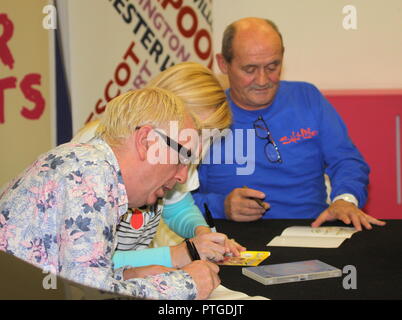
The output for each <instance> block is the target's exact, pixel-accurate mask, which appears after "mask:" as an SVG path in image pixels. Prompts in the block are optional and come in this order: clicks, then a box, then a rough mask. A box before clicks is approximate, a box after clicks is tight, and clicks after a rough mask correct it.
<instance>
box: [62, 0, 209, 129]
mask: <svg viewBox="0 0 402 320" xmlns="http://www.w3.org/2000/svg"><path fill="white" fill-rule="evenodd" d="M57 4H58V11H59V14H60V17H61V34H62V43H63V54H64V61H65V63H66V72H67V79H68V86H69V90H70V94H71V105H72V119H73V133H75V132H77V130H78V129H80V128H81V127H82V126H83V125H84V124H85V123H86V122H88V121H89V120H93V119H96V118H97V117H99V116H100V115H101V114H102V113H103V112H104V110H105V106H106V103H107V102H108V101H110V100H111V99H112V98H114V97H116V96H117V95H119V94H121V93H123V92H126V91H127V90H131V89H138V88H141V87H143V86H144V85H145V84H146V83H147V82H148V81H149V80H150V79H151V78H153V77H154V76H155V75H157V74H158V73H159V72H161V71H163V70H165V69H166V68H168V67H170V66H172V65H174V64H177V63H180V62H183V61H196V62H199V63H201V64H203V65H206V66H209V67H211V66H212V63H213V49H212V35H211V32H212V13H211V7H212V4H211V0H86V1H78V0H71V1H59V2H57Z"/></svg>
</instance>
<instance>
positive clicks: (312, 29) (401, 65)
mask: <svg viewBox="0 0 402 320" xmlns="http://www.w3.org/2000/svg"><path fill="white" fill-rule="evenodd" d="M347 5H352V6H353V7H354V8H355V9H356V17H357V26H356V27H357V28H356V29H349V30H346V29H345V28H344V27H343V22H344V19H345V18H346V19H347V18H348V15H347V14H344V13H343V12H342V11H343V8H344V7H345V6H347ZM247 16H255V17H262V18H268V19H271V20H273V21H274V22H275V23H276V24H277V25H278V27H279V29H280V31H281V33H282V35H283V37H284V42H285V47H286V50H285V68H284V70H283V78H284V79H288V80H303V81H309V82H312V83H314V84H315V85H317V86H318V87H319V88H320V89H385V88H386V89H389V88H393V89H395V88H402V1H401V0H387V1H379V0H298V1H295V0H281V1H277V0H215V1H214V2H213V18H214V47H215V51H216V52H218V51H220V41H221V39H222V33H223V30H224V28H225V27H226V25H228V24H229V23H231V22H232V21H234V20H237V19H239V18H242V17H247ZM215 68H216V65H215ZM215 70H217V69H215Z"/></svg>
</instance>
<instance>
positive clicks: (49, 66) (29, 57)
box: [0, 0, 54, 188]
mask: <svg viewBox="0 0 402 320" xmlns="http://www.w3.org/2000/svg"><path fill="white" fill-rule="evenodd" d="M48 3H49V1H44V0H36V1H24V2H23V3H22V2H21V1H15V0H1V4H0V149H1V157H0V188H1V186H2V185H3V184H5V183H6V182H8V181H9V180H11V179H12V178H13V177H15V176H16V175H17V174H18V173H20V172H21V171H22V170H23V169H24V168H25V167H26V166H28V165H29V164H30V163H31V162H33V161H34V160H35V159H36V157H37V156H38V155H39V154H40V153H42V152H44V151H47V150H48V149H50V148H51V147H52V145H53V141H54V139H53V134H54V130H53V127H52V125H53V120H52V117H53V110H54V103H53V98H54V92H53V83H54V81H53V33H52V32H53V29H52V28H51V27H49V25H48V24H47V19H48V18H49V17H48V14H50V15H52V14H53V12H50V11H52V10H53V8H54V7H53V6H51V5H50V6H48ZM49 10H50V11H49Z"/></svg>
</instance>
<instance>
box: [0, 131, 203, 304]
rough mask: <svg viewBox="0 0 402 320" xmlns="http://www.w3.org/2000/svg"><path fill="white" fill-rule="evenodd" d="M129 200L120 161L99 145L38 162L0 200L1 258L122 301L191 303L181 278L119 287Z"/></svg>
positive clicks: (192, 292) (61, 150)
mask: <svg viewBox="0 0 402 320" xmlns="http://www.w3.org/2000/svg"><path fill="white" fill-rule="evenodd" d="M127 208H128V200H127V194H126V189H125V187H124V184H123V180H122V176H121V173H120V168H119V165H118V163H117V159H116V158H115V156H114V153H113V151H112V150H111V148H110V147H109V146H108V145H107V144H106V143H105V142H104V141H103V140H101V139H94V140H92V141H91V142H90V143H88V144H75V143H68V144H64V145H61V146H58V147H57V148H55V149H53V150H51V151H49V152H48V153H45V154H43V155H42V156H40V157H39V158H38V160H37V161H35V162H34V163H33V164H32V165H31V166H30V167H29V168H27V169H26V170H25V171H24V172H23V173H22V174H21V175H20V176H19V177H17V178H16V179H15V180H14V181H13V182H12V183H10V185H9V186H8V187H7V188H6V190H5V191H4V192H3V194H1V195H0V250H2V251H5V252H7V253H9V254H12V255H15V256H17V257H19V258H21V259H23V260H25V261H27V262H29V263H31V264H34V265H35V266H37V267H40V268H42V269H44V270H46V271H47V272H49V271H50V272H53V273H56V274H58V275H60V276H61V277H64V278H66V279H69V280H72V281H75V282H78V283H81V284H84V285H87V286H91V287H95V288H99V289H102V290H105V291H112V292H115V293H119V294H124V295H133V296H135V297H140V298H150V299H194V298H195V297H196V293H197V291H196V287H195V283H194V281H193V279H192V278H191V277H190V276H189V274H187V273H186V272H184V271H182V270H177V271H173V272H168V273H164V274H159V275H156V276H149V277H146V278H137V279H130V280H123V271H124V270H126V269H127V268H128V267H123V268H119V269H116V270H113V265H112V256H113V253H114V251H115V248H116V245H117V236H116V227H117V225H118V223H119V221H120V218H121V216H122V215H123V214H124V213H126V211H127Z"/></svg>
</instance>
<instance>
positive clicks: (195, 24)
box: [177, 7, 198, 38]
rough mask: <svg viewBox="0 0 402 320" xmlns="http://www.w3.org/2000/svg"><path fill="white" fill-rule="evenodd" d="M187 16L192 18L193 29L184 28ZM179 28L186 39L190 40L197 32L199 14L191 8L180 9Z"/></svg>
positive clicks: (178, 16)
mask: <svg viewBox="0 0 402 320" xmlns="http://www.w3.org/2000/svg"><path fill="white" fill-rule="evenodd" d="M185 15H189V16H190V17H191V20H192V23H191V28H189V29H188V30H187V29H185V28H184V26H183V20H184V17H185ZM177 27H178V28H179V31H180V33H181V34H182V35H183V36H185V37H186V38H190V37H192V36H193V35H194V33H195V32H196V31H197V27H198V19H197V14H196V13H195V12H194V10H193V9H192V8H191V7H183V8H181V9H180V11H179V14H178V15H177Z"/></svg>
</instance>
